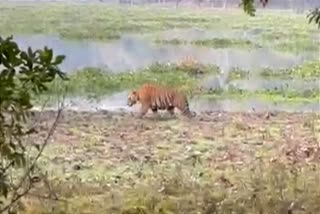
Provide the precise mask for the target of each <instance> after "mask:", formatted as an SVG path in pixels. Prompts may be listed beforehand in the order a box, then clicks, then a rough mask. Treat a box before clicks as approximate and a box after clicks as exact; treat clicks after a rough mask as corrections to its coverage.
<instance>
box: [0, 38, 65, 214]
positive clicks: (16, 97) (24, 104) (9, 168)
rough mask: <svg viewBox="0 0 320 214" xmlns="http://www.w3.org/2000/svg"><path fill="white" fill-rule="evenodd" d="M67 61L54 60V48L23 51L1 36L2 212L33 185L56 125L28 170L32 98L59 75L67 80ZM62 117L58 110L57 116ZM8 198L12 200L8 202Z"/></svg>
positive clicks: (60, 57) (0, 208) (0, 162)
mask: <svg viewBox="0 0 320 214" xmlns="http://www.w3.org/2000/svg"><path fill="white" fill-rule="evenodd" d="M64 59H65V56H64V55H58V56H56V57H54V56H53V51H52V49H49V48H47V47H44V49H42V50H41V49H39V50H35V51H33V50H32V49H31V48H30V47H29V48H28V50H27V51H22V50H20V48H19V47H18V45H17V44H16V43H15V42H14V41H13V37H12V36H10V37H8V38H6V39H3V38H2V37H0V66H1V68H2V69H1V70H0V212H4V211H6V210H8V209H10V207H11V206H12V205H13V204H15V203H16V202H18V201H19V200H20V199H21V198H22V197H23V196H25V195H26V194H27V193H28V192H29V191H30V189H31V188H32V186H33V185H32V184H33V183H34V179H33V177H32V173H31V172H33V170H34V167H35V165H36V162H37V160H38V159H39V157H40V156H41V154H42V151H43V149H44V148H45V146H46V145H47V141H48V139H49V137H50V136H52V134H53V132H54V130H55V128H56V125H57V122H56V123H54V125H53V127H52V129H51V131H50V132H49V133H48V138H47V139H46V140H45V142H44V143H43V145H42V147H41V148H39V151H38V153H37V155H36V156H35V157H34V159H33V161H31V165H30V166H29V167H28V166H27V165H28V164H27V163H29V162H30V161H29V160H28V159H27V156H26V145H28V144H26V143H27V142H24V138H25V137H26V136H27V135H29V134H31V133H32V132H33V131H34V129H27V128H26V122H27V119H28V117H29V114H28V113H29V110H30V109H31V108H32V107H33V105H32V100H33V97H36V96H39V95H41V94H42V93H44V92H46V91H47V90H48V86H47V84H48V83H50V82H52V81H53V80H54V79H55V78H56V77H57V76H58V77H60V78H61V79H62V80H67V77H66V75H65V73H63V72H62V71H61V70H60V69H59V67H58V66H59V65H60V64H61V63H62V62H63V61H64ZM60 114H61V112H60V111H59V112H58V116H60ZM29 145H30V144H29ZM36 148H37V147H36ZM21 170H22V171H25V174H24V175H23V176H22V178H21V179H18V178H17V176H14V177H15V178H14V179H13V180H14V181H15V182H14V181H11V180H10V179H9V175H10V173H12V174H13V175H18V174H19V171H21ZM8 196H10V198H11V200H8ZM5 202H6V203H5Z"/></svg>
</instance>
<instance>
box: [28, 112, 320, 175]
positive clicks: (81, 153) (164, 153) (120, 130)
mask: <svg viewBox="0 0 320 214" xmlns="http://www.w3.org/2000/svg"><path fill="white" fill-rule="evenodd" d="M56 114H57V113H56V112H54V111H51V112H45V113H44V114H43V115H37V114H36V115H35V117H34V118H37V120H38V121H39V122H38V124H39V125H38V127H39V129H38V130H39V133H38V134H37V135H36V137H37V141H39V143H40V142H41V139H42V138H43V137H45V136H46V135H47V133H48V131H49V129H50V127H51V125H52V123H53V121H54V119H55V116H56ZM319 118H320V117H319V114H317V113H285V112H274V113H271V112H266V113H230V112H211V113H210V112H207V113H202V114H198V115H197V116H196V117H195V118H193V119H187V118H184V117H183V116H182V115H179V113H177V115H176V116H175V117H170V116H169V115H168V114H166V113H165V112H160V113H159V114H158V115H152V113H148V115H147V117H146V118H144V119H138V118H137V117H136V114H135V113H112V112H107V111H105V112H91V113H90V112H76V111H65V112H63V113H62V115H61V117H60V119H59V124H58V127H57V129H56V131H55V133H54V135H53V136H52V141H51V142H50V144H49V146H48V149H47V151H49V154H47V155H48V158H49V159H50V160H51V161H52V162H51V164H54V163H65V164H67V163H68V162H73V163H74V164H75V162H74V160H78V161H79V163H78V164H80V165H81V164H82V165H88V162H91V164H89V165H91V166H90V167H89V168H92V170H93V169H94V168H95V166H94V164H95V162H97V161H98V162H100V161H101V164H103V165H104V166H105V167H106V168H105V170H107V168H108V166H113V167H114V166H125V165H126V163H129V162H132V161H147V162H157V163H160V162H162V161H165V162H167V161H182V162H184V161H187V160H189V159H190V158H191V159H192V158H196V159H197V160H198V161H204V162H205V163H206V164H209V165H210V166H215V167H222V166H223V164H222V163H229V161H231V162H232V164H236V165H245V164H246V163H250V162H251V161H252V160H253V159H256V158H257V157H260V156H265V157H269V158H280V157H281V158H283V157H286V158H289V156H292V155H293V153H297V154H295V155H294V156H295V158H310V157H311V156H312V155H313V152H314V151H315V150H316V148H317V147H318V146H319V129H320V119H319ZM39 136H40V138H39ZM41 137H42V138H41ZM102 162H103V163H102ZM99 166H101V165H99ZM80 167H81V166H79V168H80Z"/></svg>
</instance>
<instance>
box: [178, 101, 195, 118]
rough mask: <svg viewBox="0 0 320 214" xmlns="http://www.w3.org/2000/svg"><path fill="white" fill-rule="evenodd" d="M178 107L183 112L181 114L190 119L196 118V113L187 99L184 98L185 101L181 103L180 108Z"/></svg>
mask: <svg viewBox="0 0 320 214" xmlns="http://www.w3.org/2000/svg"><path fill="white" fill-rule="evenodd" d="M177 107H178V108H179V109H180V110H181V113H182V114H183V115H184V116H186V117H188V118H192V117H195V116H196V113H195V112H193V111H191V110H190V107H189V102H188V100H187V99H186V98H183V101H182V102H180V106H177Z"/></svg>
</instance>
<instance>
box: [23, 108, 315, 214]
mask: <svg viewBox="0 0 320 214" xmlns="http://www.w3.org/2000/svg"><path fill="white" fill-rule="evenodd" d="M56 115H57V112H55V111H46V112H44V113H42V114H39V113H35V114H34V116H33V117H32V120H33V122H36V124H37V125H36V126H35V127H36V128H37V131H38V133H37V134H33V135H32V136H30V137H31V138H32V139H33V140H32V142H34V143H42V142H43V140H44V138H46V136H47V133H48V132H49V130H50V128H51V126H52V123H53V122H54V120H55V117H56ZM319 130H320V115H319V114H316V113H303V114H302V113H285V112H273V113H270V112H269V113H267V112H266V113H259V114H258V113H253V112H251V113H230V112H211V113H210V112H207V113H201V114H198V115H197V116H196V117H195V118H193V119H187V118H184V117H182V116H181V115H180V114H177V116H176V117H173V118H170V117H169V115H167V114H166V113H163V112H160V113H159V115H158V116H155V115H152V113H149V114H148V115H147V117H146V118H144V119H138V118H137V117H136V115H133V114H132V113H115V112H108V111H104V112H102V111H99V112H76V111H64V112H63V113H62V115H61V118H60V120H59V124H58V126H57V129H56V131H55V133H54V135H53V136H52V138H51V141H50V142H49V144H48V146H47V147H46V149H45V151H44V154H43V156H42V157H41V158H40V160H39V166H40V167H41V168H42V171H43V172H45V174H46V177H47V178H48V181H49V183H50V185H51V187H50V188H48V187H47V186H46V185H43V184H39V186H38V187H39V188H36V189H34V190H32V194H34V195H39V194H42V195H45V197H49V196H50V197H51V196H52V195H53V193H52V192H54V195H56V196H57V197H58V198H59V199H61V200H62V203H61V204H60V203H57V202H56V201H52V200H47V201H45V200H43V199H41V198H40V199H39V198H37V197H36V198H34V197H33V196H32V195H31V196H30V199H32V200H31V201H29V207H31V208H30V209H29V212H28V213H115V214H124V213H150V214H151V213H162V211H161V210H167V211H168V212H165V213H178V214H180V213H181V214H182V213H202V211H203V210H204V209H209V208H208V207H210V206H213V205H212V203H214V206H216V207H217V209H221V210H222V212H221V213H229V212H228V210H234V211H237V210H239V209H243V208H242V207H246V209H248V210H246V212H244V213H257V212H256V211H257V209H258V210H261V209H263V210H264V212H263V213H279V212H280V211H279V210H282V208H283V206H286V208H287V207H289V205H290V203H291V202H292V200H293V198H294V200H295V201H297V203H298V202H299V204H303V206H304V207H306V208H307V209H306V210H307V211H310V212H309V213H313V211H315V210H318V209H319V203H318V199H317V198H318V197H317V196H316V195H318V194H319V191H318V188H316V186H317V185H318V181H319V176H318V175H317V174H318V173H316V171H317V169H319V160H320V150H319V139H320V136H319ZM29 140H30V139H29ZM261 161H262V162H263V164H262V165H261V164H260V163H262V162H261ZM278 163H279V164H282V165H277V164H278ZM259 164H260V165H259ZM275 164H276V165H275ZM293 166H294V167H293ZM292 169H294V170H292ZM296 169H298V171H299V173H298V175H297V174H294V173H295V172H296ZM261 186H264V187H263V188H262V189H260V190H259V188H260V187H261ZM302 187H304V189H303V188H302ZM230 188H231V189H230ZM301 188H302V189H301ZM275 190H277V191H280V192H282V193H281V194H278V192H275ZM256 191H258V192H259V196H258V197H259V200H261V204H260V205H257V204H256V202H255V201H254V200H251V196H252V195H253V194H256ZM212 197H213V198H212ZM34 199H36V200H34ZM64 200H66V202H67V203H65V202H64ZM212 200H213V201H212ZM257 200H258V199H257ZM39 201H40V202H39ZM214 201H215V202H214ZM221 201H225V203H220V202H221ZM239 201H242V202H241V203H240V202H239ZM45 202H46V203H45ZM271 202H272V203H271ZM300 202H301V203H300ZM288 203H289V205H288ZM137 207H138V208H139V207H142V208H141V209H143V210H144V212H140V211H137V210H136V209H138V208H137ZM50 209H51V210H50ZM128 209H129V210H130V209H135V211H132V212H131V211H130V212H129V211H127V210H128ZM139 209H140V208H139ZM210 209H211V208H210ZM201 210H202V211H201ZM160 211H161V212H160ZM205 213H209V212H205ZM306 213H308V212H306Z"/></svg>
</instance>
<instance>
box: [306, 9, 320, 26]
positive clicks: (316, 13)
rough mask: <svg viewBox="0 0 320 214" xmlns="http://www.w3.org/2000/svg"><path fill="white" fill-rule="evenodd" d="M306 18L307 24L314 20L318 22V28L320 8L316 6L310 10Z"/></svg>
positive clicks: (319, 24)
mask: <svg viewBox="0 0 320 214" xmlns="http://www.w3.org/2000/svg"><path fill="white" fill-rule="evenodd" d="M307 18H308V19H309V24H310V23H311V22H314V23H316V24H318V28H320V8H316V9H314V10H313V11H311V12H310V13H309V14H308V15H307Z"/></svg>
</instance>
